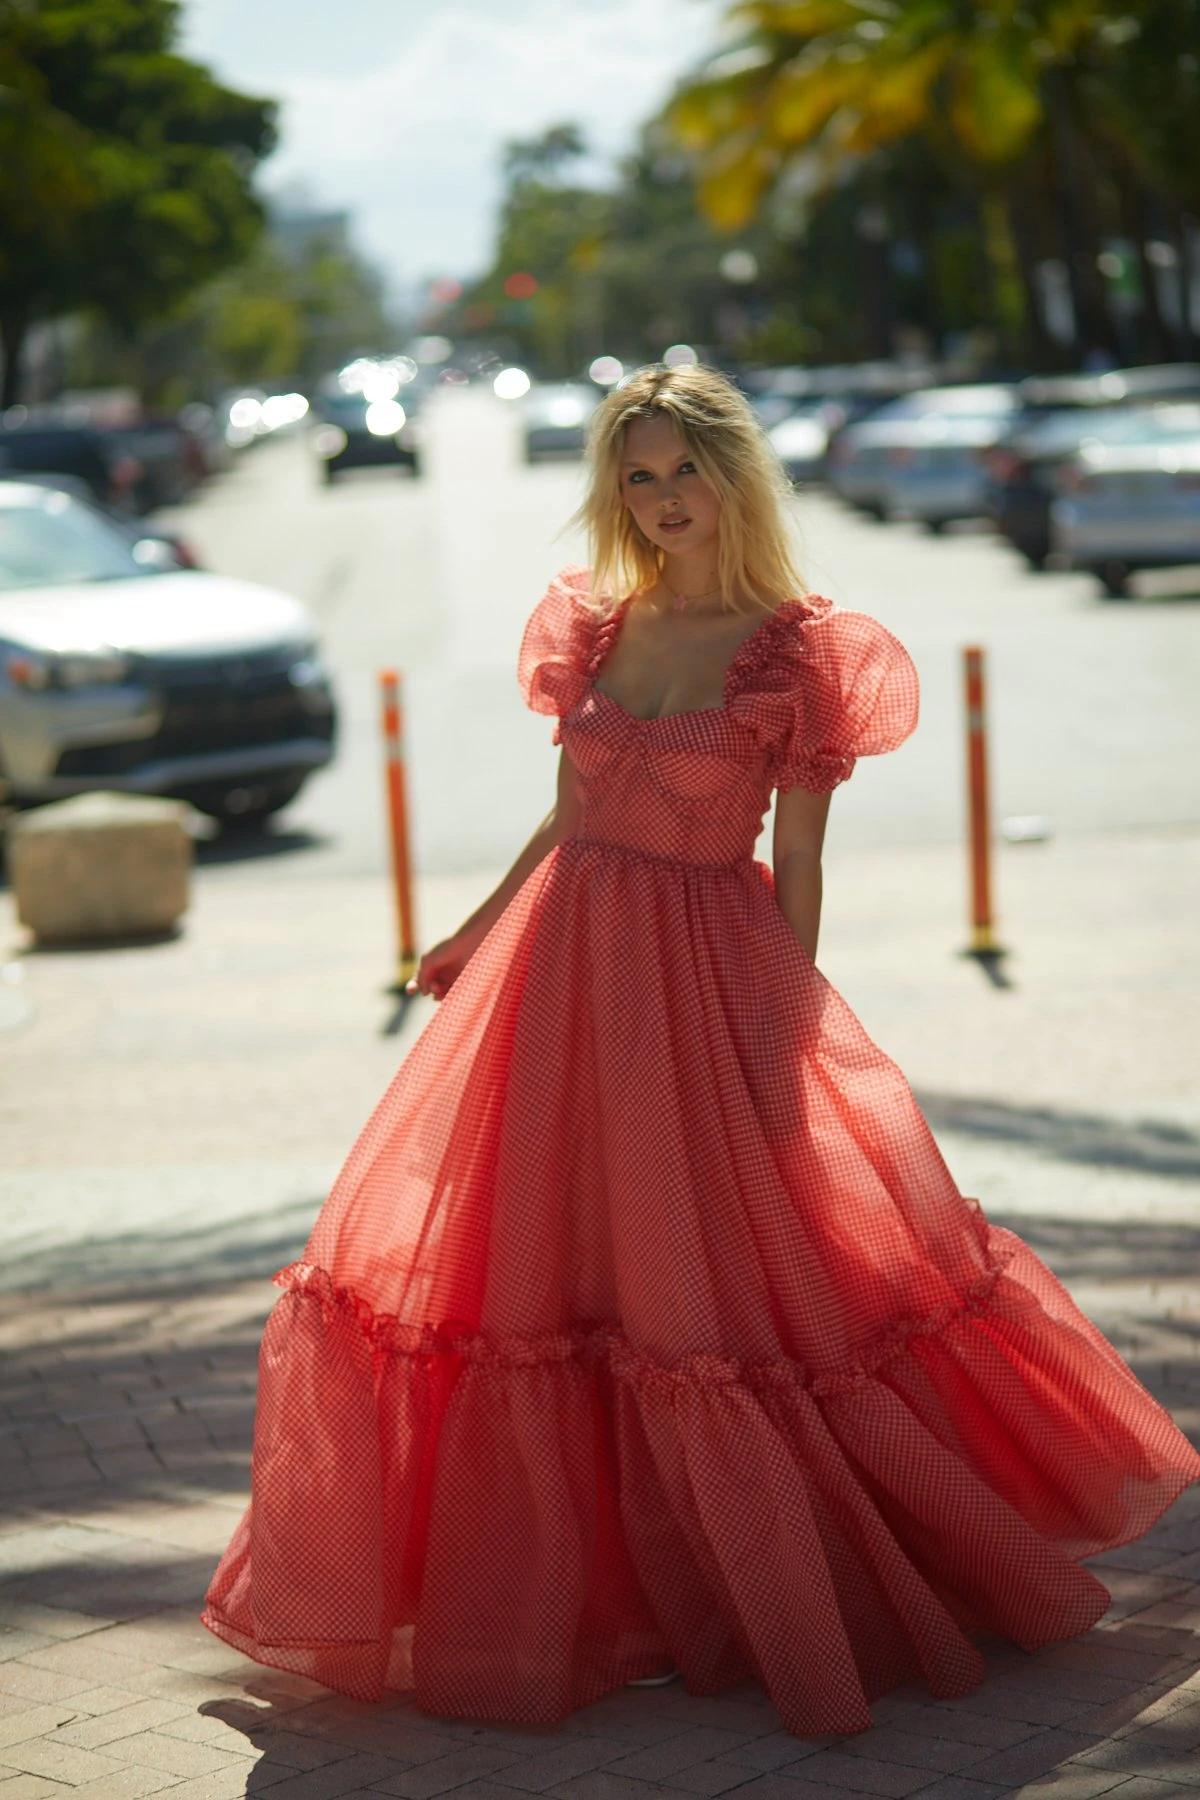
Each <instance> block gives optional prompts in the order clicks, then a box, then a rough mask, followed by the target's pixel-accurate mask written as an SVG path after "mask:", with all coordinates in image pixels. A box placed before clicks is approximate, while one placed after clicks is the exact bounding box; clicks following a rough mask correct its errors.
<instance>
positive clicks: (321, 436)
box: [313, 425, 349, 457]
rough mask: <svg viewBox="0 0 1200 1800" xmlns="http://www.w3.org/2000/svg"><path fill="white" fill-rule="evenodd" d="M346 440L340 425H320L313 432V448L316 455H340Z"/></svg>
mask: <svg viewBox="0 0 1200 1800" xmlns="http://www.w3.org/2000/svg"><path fill="white" fill-rule="evenodd" d="M348 442H349V440H348V438H347V437H346V434H345V432H344V431H343V430H342V428H341V426H340V425H322V426H321V429H320V430H319V431H317V432H314V434H313V449H314V450H315V451H316V453H317V455H318V456H324V457H330V456H340V455H341V454H342V451H343V450H344V449H345V448H346V445H347V443H348Z"/></svg>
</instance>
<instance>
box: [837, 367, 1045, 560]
mask: <svg viewBox="0 0 1200 1800" xmlns="http://www.w3.org/2000/svg"><path fill="white" fill-rule="evenodd" d="M1015 407H1016V401H1015V399H1014V390H1013V389H1012V387H1011V386H1008V385H1006V384H1004V383H999V382H997V383H987V384H975V385H964V386H962V387H935V388H923V389H921V390H920V391H919V392H917V393H915V394H905V395H904V396H902V397H901V398H900V399H898V400H892V401H889V402H888V403H887V405H885V406H881V407H880V408H879V409H878V410H877V411H875V412H873V413H871V414H870V416H869V417H867V418H865V419H862V420H860V421H859V422H858V423H857V424H854V425H849V426H847V427H846V429H845V430H844V431H841V432H839V433H838V435H837V437H836V439H835V440H834V443H833V444H832V446H831V448H830V452H829V459H828V461H829V480H830V484H831V486H832V487H833V489H834V491H835V492H836V493H837V494H839V495H840V496H841V498H842V499H843V500H847V501H849V502H850V504H851V505H853V506H857V507H859V508H860V509H861V510H862V511H863V512H866V513H870V514H871V515H872V516H873V517H874V518H877V519H886V518H887V517H888V516H889V515H890V513H891V512H892V511H894V510H896V509H897V508H898V507H899V506H903V507H904V509H905V510H906V511H908V512H910V513H911V514H913V515H915V516H916V517H919V518H923V519H925V520H926V522H927V523H929V524H930V525H932V526H933V527H934V528H935V529H937V528H940V527H941V526H942V525H944V524H946V523H948V521H949V520H950V519H955V518H970V517H972V516H973V515H974V514H975V513H977V512H979V511H980V510H981V509H982V506H983V488H984V470H983V466H982V464H981V463H980V462H979V460H978V457H979V451H980V450H981V449H982V448H983V447H985V445H986V444H987V443H988V442H990V441H992V440H993V439H994V436H995V435H998V433H999V431H1000V430H1001V429H1002V427H1003V424H1004V423H1005V422H1006V421H1007V420H1008V419H1009V418H1011V416H1012V414H1013V412H1014V410H1015Z"/></svg>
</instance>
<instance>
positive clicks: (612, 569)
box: [576, 363, 804, 612]
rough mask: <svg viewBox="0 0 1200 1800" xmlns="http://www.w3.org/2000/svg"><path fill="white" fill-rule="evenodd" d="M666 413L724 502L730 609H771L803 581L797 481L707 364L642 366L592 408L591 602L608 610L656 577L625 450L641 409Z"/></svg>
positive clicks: (722, 565) (584, 516)
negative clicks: (793, 521)
mask: <svg viewBox="0 0 1200 1800" xmlns="http://www.w3.org/2000/svg"><path fill="white" fill-rule="evenodd" d="M654 418H667V419H670V420H671V422H672V424H673V425H674V426H675V429H676V430H677V431H678V433H679V435H680V437H681V438H682V439H683V442H684V444H685V445H686V446H687V451H688V455H689V456H690V457H691V459H692V461H693V462H694V463H695V465H696V468H697V470H698V471H699V473H700V475H701V476H702V477H703V479H704V480H705V481H706V482H707V483H708V485H709V486H710V487H711V488H712V490H713V492H714V493H715V494H716V496H717V499H718V500H719V502H720V507H721V521H720V534H719V542H718V552H717V574H718V579H719V580H720V584H721V592H722V594H723V595H724V596H725V601H726V604H727V605H728V606H729V607H730V608H731V609H732V610H734V611H740V612H749V611H754V610H758V609H771V608H773V607H775V606H777V605H778V604H779V602H780V601H781V600H784V599H788V598H790V597H792V596H794V595H797V594H801V593H803V591H804V588H803V583H802V581H801V579H800V575H799V573H798V571H797V569H796V565H795V562H794V560H793V556H792V549H791V545H790V543H789V541H788V527H787V523H786V517H785V511H784V506H785V502H786V500H787V499H788V497H789V495H790V493H791V488H790V486H789V483H788V479H787V476H786V475H785V474H784V471H783V468H782V466H781V464H780V462H779V459H778V457H777V456H776V455H775V453H774V451H773V450H772V448H771V446H770V444H769V443H768V442H767V439H766V436H765V434H764V433H763V430H762V428H761V426H760V425H759V423H758V420H757V419H756V418H755V416H754V414H753V412H752V411H751V410H750V407H749V406H748V405H747V403H746V401H745V400H744V399H743V397H742V395H741V394H739V392H738V390H737V389H736V388H735V387H734V385H733V383H732V382H730V381H727V380H726V379H725V377H724V376H723V375H720V374H718V373H717V371H716V370H715V369H707V368H704V367H703V366H693V367H691V368H675V369H670V368H667V367H665V366H664V365H663V364H661V363H652V364H650V365H649V366H648V367H646V368H644V369H636V370H635V371H634V372H633V374H632V375H630V376H629V377H628V378H627V379H626V380H625V381H623V382H622V383H621V385H620V387H618V388H614V389H613V391H612V393H611V394H609V395H607V396H606V398H605V399H604V400H603V401H602V402H601V404H600V405H599V406H598V407H597V408H596V411H595V412H594V413H593V415H592V423H591V428H590V430H589V433H588V463H589V465H590V479H589V482H588V490H587V494H586V496H585V498H584V501H583V505H582V506H581V507H580V509H579V511H578V513H577V514H576V522H577V523H579V524H582V525H584V526H586V528H587V533H588V540H589V545H590V552H591V554H590V560H591V565H592V583H591V586H592V595H593V603H594V604H595V605H596V606H597V607H598V608H599V609H600V610H601V611H604V612H611V611H612V610H613V609H614V608H615V607H616V606H618V605H620V604H621V602H622V601H623V600H624V599H626V598H627V597H628V596H629V595H630V594H636V593H639V592H641V591H642V590H644V589H646V588H649V587H653V585H654V583H655V582H656V581H657V580H658V578H659V576H660V575H661V573H662V569H663V564H664V561H665V552H663V551H662V550H660V549H659V548H658V546H657V545H655V544H652V543H651V542H650V540H649V539H648V538H647V537H645V536H644V535H643V533H642V532H641V530H640V529H639V528H638V526H637V525H636V524H635V522H634V518H633V514H632V513H631V512H630V511H629V509H628V507H627V506H626V505H625V502H624V500H623V499H622V496H621V452H622V448H623V446H624V442H625V433H626V431H627V429H628V428H629V426H630V425H631V424H632V423H633V422H634V420H635V419H654Z"/></svg>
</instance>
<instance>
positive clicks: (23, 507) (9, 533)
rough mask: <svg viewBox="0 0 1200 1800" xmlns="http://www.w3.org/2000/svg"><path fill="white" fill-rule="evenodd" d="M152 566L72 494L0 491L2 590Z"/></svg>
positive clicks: (112, 576) (116, 576)
mask: <svg viewBox="0 0 1200 1800" xmlns="http://www.w3.org/2000/svg"><path fill="white" fill-rule="evenodd" d="M153 572H154V571H153V569H152V568H149V567H147V566H145V565H143V564H141V563H139V562H138V560H137V558H136V556H135V555H134V546H133V544H132V543H131V542H130V541H129V539H128V538H127V537H125V536H124V535H123V534H122V533H121V532H120V531H118V530H117V529H116V528H115V527H114V526H112V525H109V524H108V523H107V522H106V521H105V520H104V519H102V518H101V517H100V516H99V515H98V514H97V513H94V512H92V511H91V509H90V508H89V507H86V506H81V505H80V504H79V502H78V501H77V500H73V499H72V498H71V496H70V495H69V494H56V493H46V494H35V493H33V492H32V491H30V490H28V489H26V490H25V491H24V492H23V493H20V494H12V495H11V497H10V495H7V494H0V592H11V591H12V590H13V589H16V588H39V587H59V586H63V585H65V584H67V583H69V582H77V581H118V580H122V579H124V578H126V577H128V576H132V575H146V574H151V573H153Z"/></svg>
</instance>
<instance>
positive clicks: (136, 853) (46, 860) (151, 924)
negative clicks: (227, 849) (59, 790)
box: [7, 794, 192, 943]
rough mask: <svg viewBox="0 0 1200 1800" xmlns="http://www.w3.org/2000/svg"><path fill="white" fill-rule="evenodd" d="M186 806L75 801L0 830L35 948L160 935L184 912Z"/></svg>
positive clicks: (127, 797) (125, 798)
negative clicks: (6, 831) (57, 944)
mask: <svg viewBox="0 0 1200 1800" xmlns="http://www.w3.org/2000/svg"><path fill="white" fill-rule="evenodd" d="M188 812H189V809H188V808H187V807H186V806H185V805H184V804H183V803H182V802H180V801H177V800H158V799H153V798H151V797H149V796H146V795H142V794H79V795H77V796H76V797H74V798H73V799H70V800H58V801H55V802H53V803H52V804H51V805H49V806H42V807H38V808H37V809H36V810H35V811H32V812H27V813H21V814H18V815H17V816H16V818H14V819H13V820H12V821H11V823H10V825H9V828H8V834H7V847H8V864H9V875H10V878H11V881H12V886H13V893H14V896H15V899H16V903H17V917H18V918H19V919H20V921H21V923H22V924H23V925H27V926H28V927H29V929H30V930H31V931H32V932H33V933H34V935H35V937H36V938H37V939H38V941H39V942H41V943H54V942H63V943H65V942H71V941H82V940H86V939H89V938H91V939H96V938H122V937H140V936H144V935H147V934H151V933H157V932H164V931H169V930H170V929H171V927H172V926H173V925H174V924H175V923H176V922H177V920H178V919H179V918H180V917H181V916H182V914H183V913H185V912H186V911H187V905H188V880H189V876H190V873H191V866H192V840H191V837H190V836H189V835H188V831H187V824H186V822H187V818H188Z"/></svg>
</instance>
